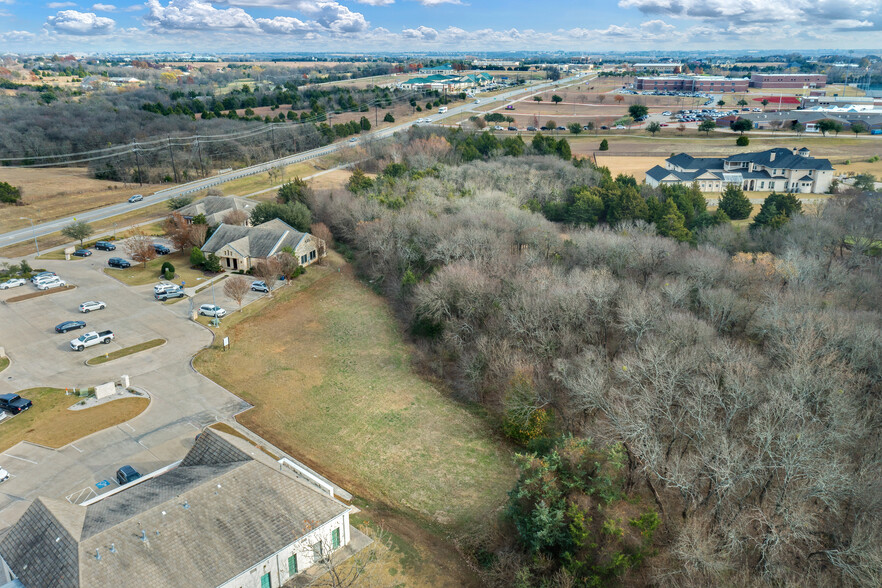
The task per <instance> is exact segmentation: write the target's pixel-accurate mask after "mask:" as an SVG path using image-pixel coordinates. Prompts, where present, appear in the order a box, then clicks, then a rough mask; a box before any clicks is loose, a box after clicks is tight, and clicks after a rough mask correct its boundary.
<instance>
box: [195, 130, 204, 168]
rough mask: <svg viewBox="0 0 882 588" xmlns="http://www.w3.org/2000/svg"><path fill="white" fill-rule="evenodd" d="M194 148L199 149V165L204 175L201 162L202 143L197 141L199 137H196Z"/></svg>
mask: <svg viewBox="0 0 882 588" xmlns="http://www.w3.org/2000/svg"><path fill="white" fill-rule="evenodd" d="M196 149H197V150H198V151H199V167H201V168H202V177H203V178H204V177H205V164H203V163H202V145H201V144H200V143H199V139H196Z"/></svg>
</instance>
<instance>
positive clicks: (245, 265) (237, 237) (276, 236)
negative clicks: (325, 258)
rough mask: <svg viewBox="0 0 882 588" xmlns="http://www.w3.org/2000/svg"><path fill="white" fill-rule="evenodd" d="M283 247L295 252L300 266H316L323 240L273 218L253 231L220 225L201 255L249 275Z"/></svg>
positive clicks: (242, 227)
mask: <svg viewBox="0 0 882 588" xmlns="http://www.w3.org/2000/svg"><path fill="white" fill-rule="evenodd" d="M286 247H290V248H291V249H292V250H293V251H294V257H295V258H296V259H297V261H298V262H299V263H300V265H309V264H311V263H313V262H315V261H316V260H318V259H319V258H320V257H321V256H322V255H324V252H325V251H326V249H325V242H324V241H323V240H321V239H319V238H318V237H315V236H313V235H310V234H309V233H301V232H300V231H298V230H297V229H295V228H294V227H292V226H290V225H288V224H287V223H284V222H282V221H281V220H279V219H277V218H276V219H273V220H271V221H267V222H265V223H262V224H259V225H257V226H254V227H248V226H239V225H227V224H223V223H221V224H220V225H219V226H218V228H217V230H215V232H214V233H212V235H211V237H210V238H209V239H208V241H206V242H205V245H203V246H202V252H203V253H205V254H206V255H207V254H209V253H214V254H215V255H217V256H218V257H219V258H220V262H221V267H223V268H224V269H228V270H233V271H236V270H242V271H248V270H249V269H251V268H252V267H254V266H255V265H256V264H257V263H258V262H260V261H263V260H266V259H268V258H270V257H272V256H274V255H278V254H279V253H281V252H282V251H283V250H284V249H285V248H286Z"/></svg>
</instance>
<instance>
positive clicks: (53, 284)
mask: <svg viewBox="0 0 882 588" xmlns="http://www.w3.org/2000/svg"><path fill="white" fill-rule="evenodd" d="M62 286H67V282H65V281H64V280H62V279H58V280H51V281H49V282H40V283H39V284H37V290H48V289H50V288H60V287H62Z"/></svg>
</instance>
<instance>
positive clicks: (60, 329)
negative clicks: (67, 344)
mask: <svg viewBox="0 0 882 588" xmlns="http://www.w3.org/2000/svg"><path fill="white" fill-rule="evenodd" d="M85 326H86V323H85V322H84V321H64V322H63V323H60V324H57V325H55V332H56V333H67V332H68V331H73V330H74V329H82V328H84V327H85Z"/></svg>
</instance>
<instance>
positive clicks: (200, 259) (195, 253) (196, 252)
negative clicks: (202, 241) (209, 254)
mask: <svg viewBox="0 0 882 588" xmlns="http://www.w3.org/2000/svg"><path fill="white" fill-rule="evenodd" d="M204 263H205V254H204V253H202V250H201V249H199V248H198V247H194V248H193V249H191V250H190V264H191V265H193V266H194V267H202V265H203V264H204Z"/></svg>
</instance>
